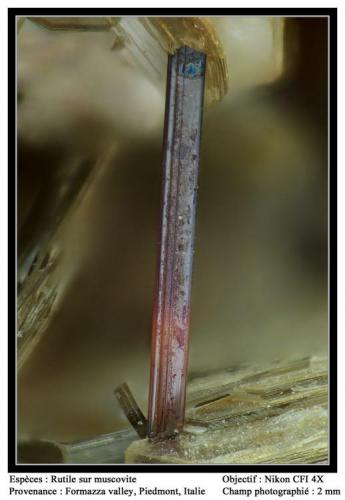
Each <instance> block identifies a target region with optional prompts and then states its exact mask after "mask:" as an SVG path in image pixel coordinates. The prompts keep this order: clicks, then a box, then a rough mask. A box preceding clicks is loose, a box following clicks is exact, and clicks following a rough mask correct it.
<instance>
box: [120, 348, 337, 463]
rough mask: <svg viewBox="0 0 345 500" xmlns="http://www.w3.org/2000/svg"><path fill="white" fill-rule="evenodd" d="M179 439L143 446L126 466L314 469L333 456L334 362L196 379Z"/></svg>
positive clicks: (136, 446)
mask: <svg viewBox="0 0 345 500" xmlns="http://www.w3.org/2000/svg"><path fill="white" fill-rule="evenodd" d="M187 401H188V402H187V412H186V426H185V429H184V432H183V433H181V434H180V436H179V437H178V438H177V439H175V440H170V441H169V440H167V441H166V442H164V443H158V444H152V443H149V442H148V441H147V440H142V441H136V442H134V443H132V445H131V446H130V447H129V448H128V450H127V452H126V462H127V463H182V464H183V463H184V464H193V463H205V464H206V463H223V464H227V463H228V464H264V463H271V464H275V463H277V464H284V463H286V464H310V463H320V462H325V461H327V459H328V375H327V359H326V358H311V359H302V360H297V361H294V362H290V361H287V362H281V363H275V364H272V365H269V366H262V367H260V366H251V367H242V368H240V369H236V370H231V371H221V372H218V373H215V374H212V375H209V376H204V377H201V378H197V379H194V380H193V381H191V382H190V384H189V386H188V395H187Z"/></svg>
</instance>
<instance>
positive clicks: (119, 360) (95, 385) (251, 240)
mask: <svg viewBox="0 0 345 500" xmlns="http://www.w3.org/2000/svg"><path fill="white" fill-rule="evenodd" d="M217 23H218V24H217V29H218V30H219V36H220V38H221V39H222V41H223V44H224V48H225V52H226V54H227V56H228V59H229V60H228V64H229V73H230V85H229V93H228V95H227V97H226V98H225V99H224V100H223V101H222V102H221V103H218V104H216V105H214V106H213V107H211V108H209V109H207V110H206V111H205V115H204V128H203V137H202V140H203V143H202V161H201V168H200V184H199V187H200V189H199V200H198V202H199V205H198V214H197V230H196V247H195V267H194V277H193V302H192V327H191V353H190V354H191V356H190V371H191V372H194V373H195V372H205V371H207V370H212V369H215V368H220V367H226V366H230V365H232V364H236V363H239V362H250V361H252V360H256V361H257V360H264V359H276V358H300V357H303V356H305V355H310V354H317V353H325V352H326V351H327V340H328V330H327V321H328V318H327V121H326V118H327V94H326V92H327V56H326V54H327V21H326V20H325V19H311V18H310V19H299V20H294V19H290V20H288V21H287V22H286V27H285V35H284V40H283V41H284V47H283V48H284V50H283V54H282V56H283V58H282V61H283V74H282V76H281V77H278V78H276V79H273V80H272V78H273V76H274V77H275V76H276V75H275V73H274V72H273V73H272V71H273V69H272V68H274V67H276V64H277V61H276V60H275V63H274V64H273V65H272V64H271V63H272V60H273V56H274V55H273V54H272V53H270V50H271V48H270V43H271V38H270V36H269V34H268V27H269V23H270V20H269V19H265V18H251V19H249V20H248V19H247V20H246V19H245V18H237V19H236V18H228V19H218V20H217ZM236 23H237V24H236ZM246 23H247V24H246ZM265 23H266V25H265ZM246 30H247V31H246ZM296 40H297V41H298V42H299V43H297V44H296ZM236 43H237V46H236ZM111 45H112V36H111V34H110V33H73V34H71V33H49V32H47V31H44V30H41V29H39V28H37V27H36V26H34V25H33V24H31V23H30V22H28V21H27V22H25V24H24V26H23V27H22V30H21V32H20V35H19V44H18V92H19V104H18V140H19V149H18V151H19V166H18V182H19V184H18V186H19V220H18V225H19V227H20V224H21V221H22V220H24V218H25V214H26V213H27V211H28V210H29V208H30V206H31V203H32V200H33V199H34V197H35V194H36V192H37V190H38V189H44V184H45V182H46V179H47V178H49V176H50V175H51V170H52V169H54V168H58V167H57V165H59V162H61V161H64V159H66V161H67V160H68V159H69V158H71V157H73V156H85V157H87V156H92V157H97V155H98V154H100V153H101V152H102V151H104V149H105V148H107V147H108V145H109V144H110V143H114V147H115V158H114V161H113V162H112V164H111V165H109V166H108V168H106V169H105V170H102V171H101V172H100V173H99V175H98V177H97V179H96V181H95V183H94V187H93V189H92V191H91V192H90V193H88V196H87V198H86V199H85V200H84V201H83V203H82V204H81V206H80V207H79V210H78V211H77V213H76V214H75V216H74V218H73V220H71V222H70V224H69V226H68V227H67V228H66V229H65V231H64V232H63V234H62V235H61V242H60V243H61V247H62V248H63V251H64V260H63V266H62V268H61V269H62V270H61V274H62V276H61V279H63V280H65V281H66V283H67V284H66V293H65V295H64V298H63V300H62V301H61V303H60V307H59V309H58V311H57V313H56V316H55V318H54V320H53V322H52V324H51V326H50V328H49V330H48V331H47V332H46V334H45V336H44V338H43V340H42V341H41V343H40V344H39V346H38V347H37V349H36V351H35V352H34V354H33V355H32V357H31V359H30V360H29V361H28V363H27V364H26V366H25V368H24V369H23V372H22V373H21V376H20V377H19V380H18V384H19V386H18V401H19V411H18V425H19V433H20V435H21V436H25V437H41V438H47V439H58V440H72V439H79V438H84V437H87V436H92V435H94V434H99V433H103V432H110V431H113V430H115V429H116V428H118V427H120V426H124V425H126V422H125V420H124V418H123V416H122V413H121V410H120V409H119V408H118V406H117V404H116V402H115V400H114V398H113V394H112V392H113V388H114V387H115V386H116V385H118V384H120V383H121V382H123V381H126V382H127V383H128V384H129V385H130V387H131V388H132V389H133V392H134V394H135V396H136V398H137V399H138V401H139V403H140V404H141V405H142V407H143V409H144V410H146V398H147V384H148V372H149V346H150V316H151V302H152V292H153V284H154V268H155V254H156V250H157V241H158V221H159V200H160V176H161V158H162V131H163V115H164V95H163V92H162V90H161V88H160V87H159V86H155V85H154V84H153V83H152V82H150V81H149V80H148V79H147V78H146V77H145V75H144V74H142V72H141V70H140V68H137V67H135V66H130V65H125V64H124V63H123V61H122V59H121V50H123V49H122V48H121V47H118V48H116V50H112V51H111V50H110V47H111ZM236 47H237V48H236ZM235 49H236V50H235ZM254 49H255V50H254ZM278 63H279V60H278ZM231 82H233V85H232V84H231ZM161 87H164V85H162V86H161ZM21 217H22V219H21ZM41 223H43V222H42V221H39V220H38V221H37V224H38V226H39V224H41ZM33 230H34V228H33Z"/></svg>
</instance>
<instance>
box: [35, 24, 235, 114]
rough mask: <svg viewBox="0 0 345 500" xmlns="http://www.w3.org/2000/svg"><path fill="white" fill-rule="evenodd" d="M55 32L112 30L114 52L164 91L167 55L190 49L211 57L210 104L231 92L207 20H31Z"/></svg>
mask: <svg viewBox="0 0 345 500" xmlns="http://www.w3.org/2000/svg"><path fill="white" fill-rule="evenodd" d="M29 19H30V21H32V22H34V23H36V24H38V25H40V26H42V27H44V28H47V29H49V30H52V31H111V32H112V34H113V35H115V36H114V40H113V47H112V48H113V49H114V50H121V56H122V57H123V59H124V61H125V63H126V64H129V65H132V66H136V67H140V68H141V70H142V71H143V73H145V74H146V76H147V77H148V78H149V79H150V80H151V81H152V82H153V83H154V84H155V85H158V86H159V87H161V88H162V89H163V88H164V82H165V77H166V64H167V54H174V53H175V52H176V50H177V49H179V48H180V47H183V46H189V47H191V48H192V49H195V50H197V51H199V52H203V53H204V54H206V55H207V61H208V62H207V70H206V91H205V99H206V104H210V103H212V102H216V101H220V100H221V99H222V97H223V96H224V95H225V94H226V92H227V89H228V71H227V65H226V60H225V56H224V52H223V47H222V44H221V42H220V40H219V37H218V35H217V33H216V29H215V27H214V25H213V23H212V21H211V20H209V19H207V18H204V17H55V18H54V17H30V18H29Z"/></svg>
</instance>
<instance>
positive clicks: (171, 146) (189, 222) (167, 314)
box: [148, 47, 206, 440]
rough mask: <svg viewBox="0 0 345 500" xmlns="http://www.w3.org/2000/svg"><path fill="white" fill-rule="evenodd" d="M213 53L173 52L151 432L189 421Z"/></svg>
mask: <svg viewBox="0 0 345 500" xmlns="http://www.w3.org/2000/svg"><path fill="white" fill-rule="evenodd" d="M205 66H206V56H205V54H203V53H201V52H197V51H196V50H193V49H191V48H189V47H182V48H180V49H178V50H177V51H176V53H175V54H174V55H171V56H169V62H168V75H167V95H166V109H165V126H164V159H163V183H162V202H161V203H162V206H161V228H160V249H159V256H158V264H157V272H156V273H157V274H156V290H155V297H154V305H153V322H152V350H151V373H150V376H151V378H150V391H149V410H148V436H149V438H150V439H151V440H156V439H166V438H169V437H172V436H174V435H176V433H178V432H179V431H180V430H181V429H182V427H183V421H184V411H185V394H186V372H187V361H188V332H189V313H190V293H191V277H192V261H193V245H194V226H195V210H196V194H197V183H198V168H199V149H200V131H201V122H202V108H203V95H204V80H205Z"/></svg>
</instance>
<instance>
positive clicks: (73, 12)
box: [8, 8, 337, 473]
mask: <svg viewBox="0 0 345 500" xmlns="http://www.w3.org/2000/svg"><path fill="white" fill-rule="evenodd" d="M105 14H106V15H108V16H109V15H111V16H125V15H128V16H129V15H131V16H150V15H152V16H153V15H155V16H156V15H160V16H168V15H172V16H186V15H193V16H230V15H231V16H237V15H239V16H240V15H242V16H243V15H251V16H255V15H260V16H263V15H267V16H282V17H284V16H290V17H293V16H296V17H311V16H325V17H329V89H328V95H329V389H330V391H329V392H330V393H329V401H330V408H329V431H330V436H329V445H330V449H329V463H328V464H325V465H316V464H310V465H278V464H277V465H266V464H263V465H233V464H229V465H228V464H226V465H218V464H215V465H212V464H205V465H197V464H195V465H179V464H176V465H170V464H160V465H158V464H133V465H130V464H114V465H111V464H104V465H101V464H99V465H91V464H85V465H79V464H76V465H73V464H37V465H36V464H17V463H16V443H17V429H16V404H17V402H16V360H15V356H16V335H15V332H16V310H15V308H16V281H15V280H16V209H15V207H16V161H17V158H16V98H17V96H16V94H17V91H16V50H17V47H16V16H25V17H30V16H36V15H38V16H55V15H56V16H80V17H82V16H102V15H105ZM8 266H9V268H8V472H11V473H14V472H15V473H25V472H39V473H50V472H55V473H62V472H69V473H72V472H76V473H81V472H83V473H92V472H97V473H102V472H114V473H125V472H165V473H167V472H169V473H171V472H186V473H188V472H201V473H203V472H218V473H219V472H221V473H230V472H231V473H240V472H248V473H249V472H257V473H264V472H278V473H279V472H282V473H292V472H304V473H313V472H322V473H327V472H337V9H336V8H233V9H231V8H229V9H222V8H219V9H208V8H207V9H204V8H200V9H171V8H169V9H163V8H162V9H152V8H148V9H135V8H131V9H122V8H121V9H106V8H100V9H96V8H69V9H67V8H44V9H41V8H9V9H8Z"/></svg>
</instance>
